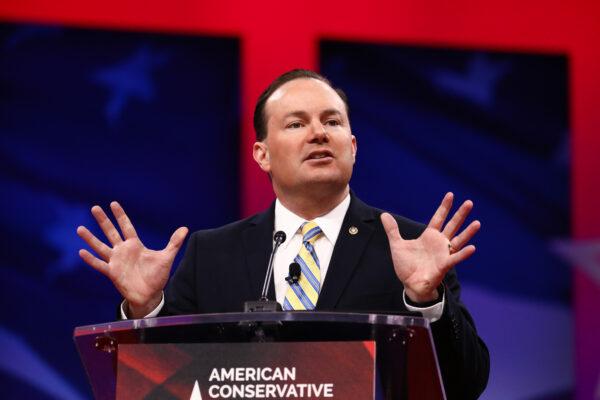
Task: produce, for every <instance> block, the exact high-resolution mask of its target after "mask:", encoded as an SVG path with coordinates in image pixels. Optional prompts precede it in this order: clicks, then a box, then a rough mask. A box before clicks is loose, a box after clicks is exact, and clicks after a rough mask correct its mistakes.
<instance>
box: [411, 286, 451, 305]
mask: <svg viewBox="0 0 600 400" xmlns="http://www.w3.org/2000/svg"><path fill="white" fill-rule="evenodd" d="M440 288H441V285H440V287H437V288H434V289H433V291H430V292H424V293H419V292H415V291H413V290H411V289H409V288H404V294H405V295H406V297H407V299H408V300H409V301H410V302H411V303H415V304H416V305H421V304H431V303H436V302H437V301H439V300H440V299H441V298H442V295H441V293H440ZM442 290H443V289H442Z"/></svg>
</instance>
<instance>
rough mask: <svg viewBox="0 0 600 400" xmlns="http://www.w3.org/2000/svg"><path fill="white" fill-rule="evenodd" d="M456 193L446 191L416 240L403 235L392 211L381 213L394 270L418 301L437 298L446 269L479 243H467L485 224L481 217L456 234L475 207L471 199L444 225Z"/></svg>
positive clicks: (412, 296) (468, 253) (469, 254)
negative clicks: (407, 238) (481, 222)
mask: <svg viewBox="0 0 600 400" xmlns="http://www.w3.org/2000/svg"><path fill="white" fill-rule="evenodd" d="M453 197H454V196H453V195H452V193H447V194H446V196H445V197H444V199H443V200H442V203H441V204H440V206H439V207H438V209H437V211H436V212H435V214H434V215H433V217H432V218H431V221H430V222H429V224H428V225H427V228H426V229H425V231H423V233H422V234H421V236H419V237H418V238H417V239H414V240H405V239H403V238H402V236H401V234H400V231H399V230H398V224H397V223H396V220H395V219H394V218H393V217H392V216H391V215H390V214H388V213H383V214H382V215H381V222H382V224H383V226H384V228H385V231H386V233H387V236H388V241H389V244H390V250H391V254H392V261H393V263H394V270H395V271H396V275H397V276H398V279H400V281H401V282H402V284H403V285H404V289H405V292H406V295H407V296H408V297H409V298H410V299H411V300H413V301H415V302H427V301H431V300H435V299H436V298H437V287H438V286H439V285H440V283H441V282H442V279H444V276H445V275H446V273H447V272H448V271H449V270H450V269H451V268H452V267H454V266H455V265H456V264H458V263H460V262H461V261H464V260H466V259H467V258H469V257H470V256H471V255H473V253H474V252H475V246H473V245H468V246H465V245H466V244H467V243H468V242H469V241H470V240H471V238H472V237H473V236H474V235H475V233H477V231H478V230H479V228H480V227H481V224H480V223H479V221H473V222H472V223H471V224H469V226H467V228H465V229H464V230H463V231H462V232H461V233H460V234H459V235H456V232H458V230H459V229H460V227H461V226H462V224H463V223H464V221H465V219H466V217H467V216H468V214H469V213H470V212H471V209H472V208H473V203H472V202H471V201H469V200H467V201H465V202H464V203H463V204H462V205H461V206H460V208H459V209H458V210H457V211H456V213H455V214H454V216H453V217H452V218H451V219H450V221H448V223H447V224H446V225H445V226H444V222H445V221H446V217H447V216H448V213H449V212H450V209H451V208H452V201H453ZM442 227H443V229H442ZM455 235H456V236H455Z"/></svg>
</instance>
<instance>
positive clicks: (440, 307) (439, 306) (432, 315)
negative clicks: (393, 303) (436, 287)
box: [402, 290, 446, 322]
mask: <svg viewBox="0 0 600 400" xmlns="http://www.w3.org/2000/svg"><path fill="white" fill-rule="evenodd" d="M402 300H403V301H404V306H405V307H406V309H407V310H408V311H415V312H420V313H421V314H422V315H423V318H426V319H427V320H429V322H435V321H437V320H438V319H440V318H442V314H443V312H444V304H445V302H446V293H445V291H444V290H443V291H442V299H441V300H440V301H438V302H437V303H435V304H433V305H431V306H429V307H415V306H411V305H410V304H408V301H407V300H406V292H404V291H402Z"/></svg>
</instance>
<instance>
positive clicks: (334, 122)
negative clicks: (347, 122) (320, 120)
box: [325, 119, 341, 126]
mask: <svg viewBox="0 0 600 400" xmlns="http://www.w3.org/2000/svg"><path fill="white" fill-rule="evenodd" d="M325 124H326V125H329V126H339V125H341V123H340V121H338V120H337V119H330V120H327V121H326V122H325Z"/></svg>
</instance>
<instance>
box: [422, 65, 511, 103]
mask: <svg viewBox="0 0 600 400" xmlns="http://www.w3.org/2000/svg"><path fill="white" fill-rule="evenodd" d="M508 67H509V65H508V63H507V62H494V61H490V60H489V59H488V58H487V57H485V56H484V55H481V54H478V55H475V56H473V57H472V58H471V59H470V60H469V62H468V66H467V69H466V71H464V72H462V73H458V72H455V71H452V70H448V69H437V70H434V71H432V73H431V80H432V81H433V82H434V83H435V84H436V85H437V86H438V87H440V88H442V89H444V90H446V91H447V92H449V93H451V94H453V95H455V96H458V97H462V98H464V99H466V100H468V101H470V102H472V103H476V104H479V105H481V106H483V107H486V108H487V107H491V106H492V105H493V104H494V95H495V92H496V86H497V84H498V82H499V81H500V78H502V77H503V76H504V75H505V74H506V73H507V72H508V69H509V68H508Z"/></svg>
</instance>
